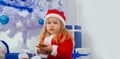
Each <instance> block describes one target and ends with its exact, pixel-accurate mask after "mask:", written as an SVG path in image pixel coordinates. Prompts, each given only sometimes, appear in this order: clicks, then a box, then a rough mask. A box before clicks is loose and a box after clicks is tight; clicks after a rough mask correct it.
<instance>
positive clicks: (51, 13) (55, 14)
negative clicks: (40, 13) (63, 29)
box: [45, 10, 66, 25]
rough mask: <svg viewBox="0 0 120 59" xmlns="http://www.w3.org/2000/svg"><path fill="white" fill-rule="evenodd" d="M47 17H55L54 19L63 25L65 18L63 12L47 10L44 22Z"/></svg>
mask: <svg viewBox="0 0 120 59" xmlns="http://www.w3.org/2000/svg"><path fill="white" fill-rule="evenodd" d="M49 17H56V18H58V19H59V20H60V21H61V22H62V23H63V24H64V25H65V22H66V17H65V15H64V14H63V12H61V11H59V10H48V11H47V14H46V16H45V21H46V19H47V18H49Z"/></svg>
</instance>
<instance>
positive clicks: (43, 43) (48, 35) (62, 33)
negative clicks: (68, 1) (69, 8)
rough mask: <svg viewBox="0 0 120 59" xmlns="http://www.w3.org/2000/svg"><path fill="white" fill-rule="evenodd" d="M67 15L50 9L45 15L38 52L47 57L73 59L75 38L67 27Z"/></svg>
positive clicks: (49, 58)
mask: <svg viewBox="0 0 120 59" xmlns="http://www.w3.org/2000/svg"><path fill="white" fill-rule="evenodd" d="M65 21H66V17H65V16H64V14H63V13H62V12H60V11H58V10H48V11H47V14H46V16H45V25H44V27H43V30H42V33H41V36H40V38H41V39H40V43H39V45H38V49H37V53H38V54H44V55H47V59H72V51H73V47H74V44H73V43H74V40H73V37H72V35H71V33H70V32H69V31H68V30H67V29H66V28H65Z"/></svg>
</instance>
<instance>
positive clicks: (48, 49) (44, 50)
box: [41, 45, 52, 54]
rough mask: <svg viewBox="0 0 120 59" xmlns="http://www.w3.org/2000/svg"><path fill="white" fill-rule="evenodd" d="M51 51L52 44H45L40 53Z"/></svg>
mask: <svg viewBox="0 0 120 59" xmlns="http://www.w3.org/2000/svg"><path fill="white" fill-rule="evenodd" d="M51 52H52V45H47V47H43V48H41V53H42V54H50V53H51Z"/></svg>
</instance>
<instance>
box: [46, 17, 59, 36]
mask: <svg viewBox="0 0 120 59" xmlns="http://www.w3.org/2000/svg"><path fill="white" fill-rule="evenodd" d="M60 27H61V22H60V20H59V19H58V18H55V17H50V18H48V19H46V29H47V31H48V33H50V34H56V33H57V32H59V31H60Z"/></svg>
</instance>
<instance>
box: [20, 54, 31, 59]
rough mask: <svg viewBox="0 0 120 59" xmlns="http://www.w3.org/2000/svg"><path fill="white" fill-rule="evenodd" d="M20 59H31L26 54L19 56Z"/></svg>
mask: <svg viewBox="0 0 120 59" xmlns="http://www.w3.org/2000/svg"><path fill="white" fill-rule="evenodd" d="M18 58H19V59H29V57H28V55H27V54H25V53H20V54H19V55H18Z"/></svg>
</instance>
